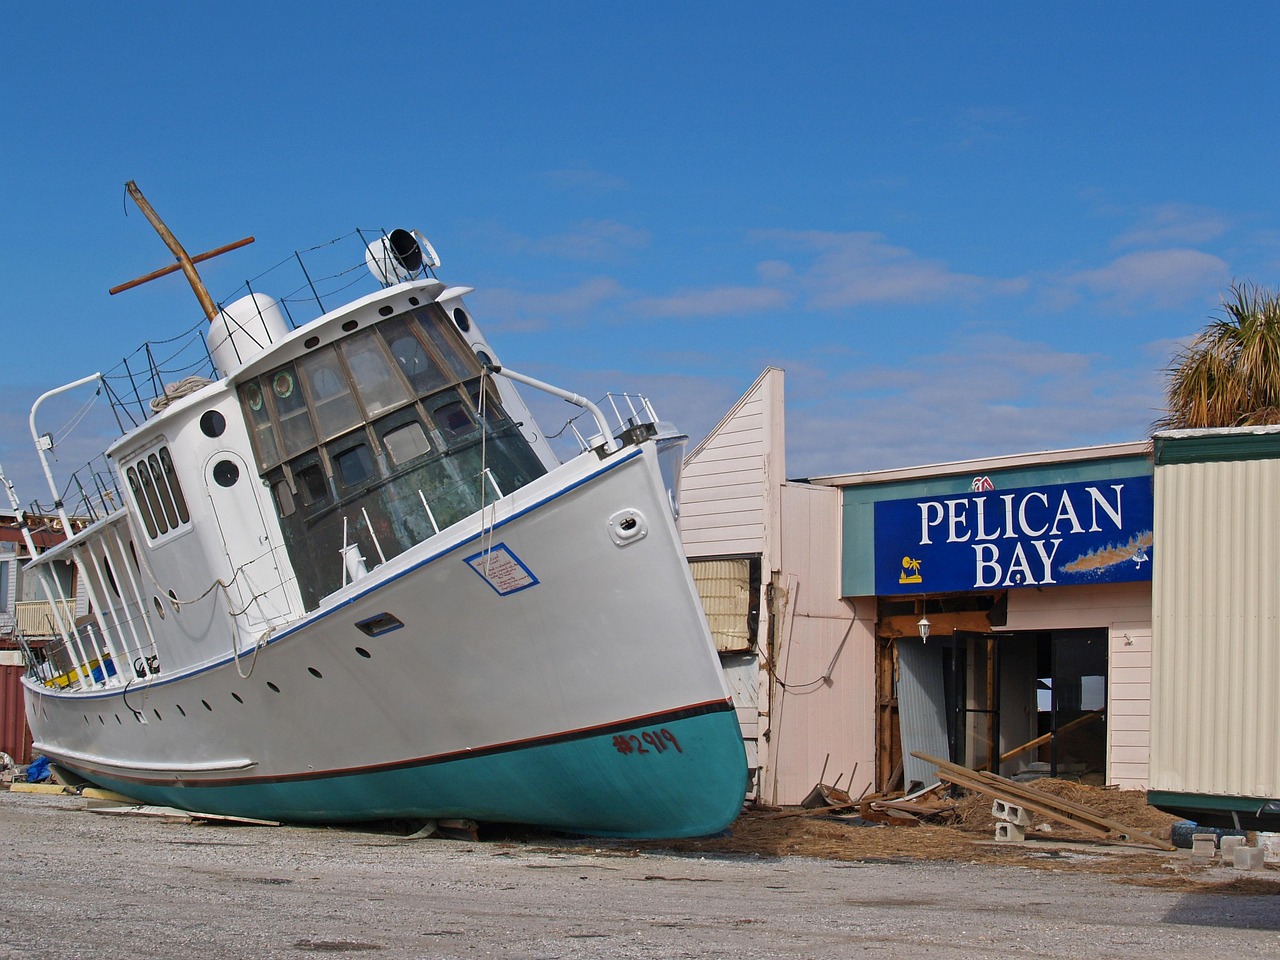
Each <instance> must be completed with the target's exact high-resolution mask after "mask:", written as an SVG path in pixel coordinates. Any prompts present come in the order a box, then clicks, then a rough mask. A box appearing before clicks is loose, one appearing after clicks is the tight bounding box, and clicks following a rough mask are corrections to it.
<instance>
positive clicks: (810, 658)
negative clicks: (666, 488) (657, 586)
mask: <svg viewBox="0 0 1280 960" xmlns="http://www.w3.org/2000/svg"><path fill="white" fill-rule="evenodd" d="M783 386H784V384H783V374H782V371H780V370H776V369H772V368H771V369H770V370H767V371H765V373H764V374H763V375H762V376H761V378H760V379H759V380H757V382H756V383H755V384H754V385H753V386H752V388H751V389H750V390H749V391H748V392H747V394H746V395H744V397H743V398H742V400H740V401H739V403H738V404H736V405H735V406H734V408H733V409H732V410H730V412H729V413H728V414H727V415H726V417H725V418H724V419H723V420H722V421H721V422H720V423H719V424H718V425H717V427H716V428H715V430H713V431H712V433H711V434H710V435H709V436H708V437H707V439H706V440H704V441H703V442H702V443H701V444H699V445H698V446H697V447H696V448H694V449H693V451H691V453H690V455H689V457H688V458H687V461H686V473H685V482H684V487H683V490H682V513H681V531H682V535H683V537H684V540H685V545H686V550H687V553H688V555H689V558H690V562H691V564H692V566H693V569H694V572H695V580H697V581H698V582H699V584H700V587H701V588H702V589H703V590H704V597H705V596H706V595H707V593H708V592H712V593H714V592H716V591H717V590H718V591H719V593H720V594H721V595H725V594H728V593H732V591H733V581H732V574H725V575H726V576H729V578H730V579H729V582H727V583H726V582H723V581H722V582H721V583H720V585H719V587H711V586H709V581H710V580H714V579H715V577H714V576H711V577H708V576H707V574H708V573H709V571H711V570H712V569H713V568H715V569H717V570H719V571H720V572H721V573H724V572H725V571H726V570H727V569H728V568H727V567H725V566H724V565H725V564H726V563H728V562H729V561H735V562H736V563H737V564H738V568H737V569H738V571H739V572H738V583H739V587H738V593H739V594H740V595H741V596H742V597H743V598H744V602H742V603H740V604H739V605H738V606H737V607H736V608H725V611H726V614H727V617H726V618H725V619H724V623H723V624H721V629H720V630H719V631H717V636H718V638H719V637H720V636H722V635H724V636H727V635H728V633H731V632H735V631H736V633H735V635H736V636H738V637H739V638H740V639H738V640H737V641H736V642H737V646H736V647H734V648H733V649H732V650H731V651H730V650H727V649H726V650H725V654H724V656H725V664H726V670H727V672H728V673H729V675H730V676H731V678H733V683H732V685H733V687H734V689H735V695H736V696H737V697H738V703H739V717H740V719H741V720H742V721H743V731H744V736H745V737H746V738H747V741H748V745H749V755H750V756H751V757H752V758H753V762H754V764H755V766H756V778H755V784H756V788H757V796H758V797H759V798H760V799H762V800H765V801H767V802H772V803H780V804H792V803H799V802H800V801H801V800H803V799H804V797H805V796H806V795H807V794H808V793H809V792H810V791H811V790H812V789H813V787H814V786H815V785H816V784H818V783H820V782H821V783H824V784H827V785H831V786H838V787H840V788H841V789H846V790H848V791H849V792H850V793H852V794H854V795H858V794H860V793H862V792H863V791H883V790H894V789H902V790H908V791H909V790H910V789H911V788H912V787H914V786H916V785H919V786H928V785H931V784H932V783H934V782H936V779H937V778H936V776H935V774H936V768H935V767H934V766H933V765H932V764H930V763H929V762H928V761H927V760H923V759H920V757H918V756H916V755H917V754H919V755H921V756H924V757H934V758H941V759H951V760H956V761H958V762H962V763H965V764H967V765H969V766H971V767H984V768H987V769H992V770H998V771H999V772H1000V773H1002V774H1003V775H1006V776H1014V777H1022V776H1025V777H1036V776H1042V775H1058V776H1070V777H1074V778H1079V779H1081V780H1084V781H1086V782H1096V783H1107V784H1115V785H1117V786H1121V787H1145V786H1146V785H1147V782H1148V778H1149V775H1150V743H1151V741H1150V737H1151V723H1150V715H1151V707H1150V701H1151V634H1152V631H1151V622H1152V617H1151V609H1152V607H1151V570H1152V566H1153V562H1152V561H1153V558H1154V555H1155V554H1154V551H1155V546H1156V545H1155V543H1154V538H1153V493H1152V470H1153V468H1152V461H1151V450H1150V444H1149V443H1147V442H1139V443H1129V444H1115V445H1109V446H1103V447H1090V448H1084V449H1076V450H1061V451H1052V452H1045V453H1036V454H1027V455H1022V456H1005V457H993V458H984V459H981V460H973V461H966V462H962V463H950V464H937V465H932V466H926V467H919V468H910V469H904V470H888V471H877V472H874V473H860V474H845V475H835V476H828V477H817V478H809V479H807V480H804V481H792V480H787V479H785V447H784V436H783V433H784V431H783V422H784V395H783ZM708 609H709V610H711V609H712V606H711V605H710V603H709V605H708ZM712 621H713V623H712V625H713V628H715V627H716V626H717V623H716V618H715V617H714V616H713V617H712ZM730 624H731V625H732V626H731V629H730V627H729V625H730ZM922 628H923V629H922ZM722 649H725V648H724V647H722Z"/></svg>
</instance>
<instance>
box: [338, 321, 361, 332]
mask: <svg viewBox="0 0 1280 960" xmlns="http://www.w3.org/2000/svg"><path fill="white" fill-rule="evenodd" d="M358 326H360V321H359V320H348V321H347V322H346V323H344V324H343V325H342V332H343V333H350V332H351V331H352V330H354V329H355V328H356V327H358Z"/></svg>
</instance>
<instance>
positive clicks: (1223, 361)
mask: <svg viewBox="0 0 1280 960" xmlns="http://www.w3.org/2000/svg"><path fill="white" fill-rule="evenodd" d="M1222 309H1223V311H1225V314H1226V315H1225V316H1223V317H1219V318H1215V319H1213V320H1211V321H1210V322H1209V324H1208V326H1206V327H1205V328H1204V330H1202V331H1201V332H1200V333H1199V334H1198V335H1197V336H1196V338H1195V339H1194V340H1192V341H1191V344H1190V345H1189V346H1187V347H1186V348H1185V349H1183V350H1180V351H1179V352H1178V354H1177V355H1176V356H1175V357H1174V358H1173V361H1172V362H1171V363H1170V364H1169V368H1168V374H1169V383H1168V387H1167V399H1166V407H1167V410H1168V412H1167V413H1166V414H1165V415H1164V416H1163V417H1161V418H1160V419H1159V420H1157V421H1156V423H1155V428H1156V429H1157V430H1175V429H1180V428H1184V427H1239V426H1255V425H1258V424H1276V423H1280V293H1277V292H1275V291H1272V290H1266V289H1263V288H1260V287H1257V286H1256V285H1254V284H1250V283H1233V284H1232V285H1231V293H1230V295H1229V296H1225V297H1223V299H1222Z"/></svg>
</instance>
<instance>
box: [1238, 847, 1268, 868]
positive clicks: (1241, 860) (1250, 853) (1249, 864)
mask: <svg viewBox="0 0 1280 960" xmlns="http://www.w3.org/2000/svg"><path fill="white" fill-rule="evenodd" d="M1234 856H1235V864H1236V869H1237V870H1261V869H1262V865H1263V864H1264V863H1265V862H1266V859H1267V851H1265V850H1263V849H1262V848H1261V847H1246V846H1238V847H1236V848H1235V854H1234Z"/></svg>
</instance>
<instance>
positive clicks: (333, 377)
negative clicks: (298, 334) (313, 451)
mask: <svg viewBox="0 0 1280 960" xmlns="http://www.w3.org/2000/svg"><path fill="white" fill-rule="evenodd" d="M298 368H299V371H300V372H301V373H302V378H303V380H304V381H306V386H307V389H308V390H309V391H310V393H311V403H312V409H313V410H314V411H315V417H316V426H317V427H318V428H319V431H320V436H321V437H336V436H337V435H338V434H340V433H343V432H344V431H346V430H350V429H351V428H352V427H354V426H355V425H356V424H357V423H359V422H360V420H361V414H360V408H359V406H357V405H356V398H355V395H354V394H353V393H352V392H351V383H350V381H348V380H347V374H346V371H345V370H343V369H342V364H341V363H340V362H339V361H338V355H337V354H336V353H334V352H333V351H332V350H321V351H317V352H316V353H313V354H310V355H309V356H307V357H306V358H305V359H303V360H301V361H300V362H299V364H298Z"/></svg>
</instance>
